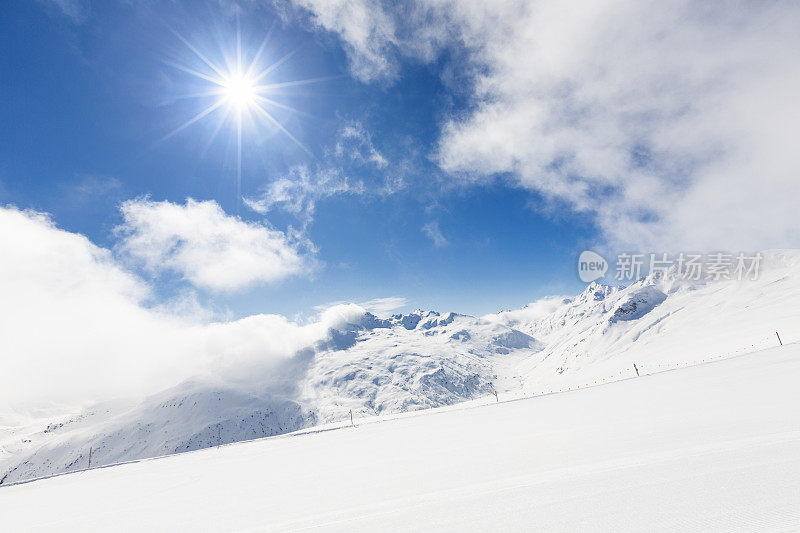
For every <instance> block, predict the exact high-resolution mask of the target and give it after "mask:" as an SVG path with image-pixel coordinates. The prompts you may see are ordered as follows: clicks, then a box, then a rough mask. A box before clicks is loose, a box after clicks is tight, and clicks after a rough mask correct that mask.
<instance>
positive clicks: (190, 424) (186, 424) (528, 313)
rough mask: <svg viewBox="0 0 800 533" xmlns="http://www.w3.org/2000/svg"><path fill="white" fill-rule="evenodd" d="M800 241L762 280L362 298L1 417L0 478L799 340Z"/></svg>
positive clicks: (655, 281) (663, 279) (657, 281)
mask: <svg viewBox="0 0 800 533" xmlns="http://www.w3.org/2000/svg"><path fill="white" fill-rule="evenodd" d="M798 301H800V253H798V252H793V251H775V252H768V253H765V259H764V264H763V268H762V272H761V273H760V276H759V279H757V280H746V281H730V280H721V281H687V280H684V279H681V278H680V277H679V276H677V275H676V274H675V273H674V272H667V273H661V274H658V275H652V276H649V277H646V278H644V279H641V280H638V281H636V282H635V283H632V284H631V285H629V286H627V287H611V286H605V285H600V284H596V283H592V284H590V285H589V286H588V287H587V288H586V290H584V291H583V292H582V293H581V294H579V295H578V296H576V297H573V298H552V299H548V300H546V301H544V302H538V303H535V304H532V305H531V306H529V307H526V308H523V309H520V310H516V311H508V312H503V313H499V314H496V315H489V316H485V317H480V318H477V317H471V316H465V315H459V314H456V313H447V314H439V313H436V312H432V311H429V312H423V311H415V312H414V313H410V314H406V315H395V316H392V317H386V318H381V317H377V316H374V315H372V314H370V313H368V312H366V311H364V312H363V313H360V314H357V315H355V316H354V317H352V318H350V319H349V320H347V321H346V323H342V324H338V325H337V326H336V327H335V328H331V329H330V330H329V331H328V334H327V336H326V338H325V339H324V340H322V341H320V342H317V343H315V344H314V345H311V346H307V347H306V348H304V349H302V350H300V351H299V352H298V353H297V354H296V355H295V356H294V357H292V358H289V359H287V360H285V361H280V362H278V363H275V364H273V365H272V366H270V367H269V368H268V371H263V370H262V371H261V372H260V373H258V374H255V375H253V376H250V378H249V379H241V380H236V381H232V380H227V381H222V380H217V379H211V378H208V377H206V378H197V379H193V380H191V381H188V382H185V383H182V384H180V385H178V386H176V387H173V388H171V389H168V390H165V391H162V392H161V393H159V394H157V395H154V396H151V397H147V398H145V399H143V400H139V401H131V400H128V401H124V402H122V401H120V402H115V403H108V404H102V405H95V406H91V407H89V408H87V409H83V410H81V411H79V412H75V413H71V414H68V415H65V416H63V417H59V418H57V419H46V420H42V419H36V420H35V421H33V422H28V423H24V424H23V423H21V422H19V421H15V420H11V419H10V418H9V417H6V418H1V417H0V424H2V426H4V427H0V447H1V448H0V479H2V483H9V482H13V481H18V480H22V479H27V478H31V477H37V476H43V475H48V474H53V473H58V472H64V471H70V470H77V469H82V468H86V466H87V465H88V464H89V453H90V450H91V464H92V466H99V465H103V464H110V463H114V462H119V461H123V460H130V459H137V458H144V457H153V456H157V455H165V454H171V453H177V452H182V451H188V450H195V449H199V448H205V447H210V446H216V445H217V444H218V442H219V441H220V440H221V441H222V442H231V441H241V440H248V439H254V438H259V437H264V436H271V435H276V434H281V433H287V432H291V431H295V430H298V429H302V428H306V427H310V426H314V425H317V424H322V423H329V422H336V421H341V420H347V419H349V417H350V416H351V412H352V416H353V417H354V418H356V419H363V418H364V417H374V416H377V415H384V414H391V413H399V412H405V411H413V410H419V409H427V408H432V407H441V406H446V405H451V404H455V403H458V402H463V401H468V400H474V399H477V398H487V397H491V396H492V395H493V394H494V393H498V394H499V395H500V396H501V397H504V398H505V397H510V396H523V395H533V394H540V393H546V392H549V391H558V390H566V389H569V388H577V387H580V386H586V385H591V384H594V383H600V382H603V381H609V380H614V379H619V378H621V377H626V376H630V375H631V373H632V372H634V370H633V369H632V365H633V364H634V363H635V364H636V365H637V368H639V369H642V370H643V371H645V372H652V371H655V370H659V369H663V368H669V367H674V366H676V365H685V364H688V363H692V362H695V361H702V360H703V359H711V358H720V357H726V356H730V355H733V354H737V353H744V352H747V351H753V350H755V349H761V348H764V347H768V346H774V345H775V344H777V338H776V336H775V332H776V331H779V332H780V333H781V336H782V338H783V341H784V342H793V341H797V340H800V307H799V306H798V305H797V302H798Z"/></svg>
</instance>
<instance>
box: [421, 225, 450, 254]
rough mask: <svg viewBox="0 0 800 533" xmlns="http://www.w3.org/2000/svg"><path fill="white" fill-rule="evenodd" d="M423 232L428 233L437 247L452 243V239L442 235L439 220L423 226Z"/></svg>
mask: <svg viewBox="0 0 800 533" xmlns="http://www.w3.org/2000/svg"><path fill="white" fill-rule="evenodd" d="M422 233H424V234H425V235H427V236H428V238H429V239H430V240H432V241H433V245H434V246H436V247H437V248H441V247H443V246H447V245H448V244H450V241H448V240H447V239H446V238H445V236H444V235H442V232H441V230H440V229H439V222H438V221H436V220H434V221H432V222H428V223H427V224H425V225H424V226H422Z"/></svg>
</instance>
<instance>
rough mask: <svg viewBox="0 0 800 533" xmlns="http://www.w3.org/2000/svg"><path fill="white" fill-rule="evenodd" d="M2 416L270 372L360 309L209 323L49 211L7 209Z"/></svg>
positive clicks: (0, 272) (3, 224)
mask: <svg viewBox="0 0 800 533" xmlns="http://www.w3.org/2000/svg"><path fill="white" fill-rule="evenodd" d="M0 249H2V251H3V252H2V253H3V259H2V261H0V294H2V298H0V325H1V326H0V327H1V328H2V335H0V368H2V372H0V413H2V412H3V411H5V410H6V409H8V408H9V406H12V405H16V406H22V407H25V408H32V407H33V406H34V404H39V405H41V404H44V403H47V402H66V403H67V404H69V405H73V406H74V405H75V404H80V403H87V402H93V401H97V400H103V399H109V398H114V397H124V396H128V395H135V396H138V395H141V394H147V393H153V392H156V391H159V390H162V389H164V388H166V387H170V386H173V385H175V384H177V383H178V382H180V381H182V380H185V379H189V378H194V377H202V376H216V377H219V378H221V379H237V380H241V379H245V378H248V376H249V377H251V378H252V377H254V376H259V375H261V376H263V375H264V373H263V372H261V373H259V370H260V369H268V368H270V365H273V364H274V363H275V362H276V361H284V360H288V359H287V358H290V357H291V356H293V355H294V354H295V353H296V352H297V351H298V350H301V349H303V348H305V347H307V346H310V345H313V344H314V343H316V342H318V341H319V340H322V339H324V338H326V336H327V333H328V330H329V328H331V327H336V326H338V325H340V324H341V323H342V322H343V321H347V320H351V321H352V317H353V315H354V314H358V313H359V312H363V309H362V310H360V311H359V308H357V307H356V306H340V307H336V308H332V309H328V310H326V312H324V313H322V314H321V315H320V317H319V318H317V319H316V320H315V321H312V322H311V323H309V324H306V325H300V324H297V323H295V322H292V321H289V320H287V319H286V318H284V317H282V316H278V315H253V316H249V317H246V318H244V319H241V320H235V321H226V322H210V321H209V319H208V316H207V313H206V312H205V311H204V310H203V309H201V308H199V306H197V304H196V302H192V301H191V300H192V298H191V296H190V295H189V296H186V300H187V301H184V302H179V305H178V306H177V307H176V306H174V305H159V306H149V305H148V302H149V301H151V300H152V292H151V289H150V287H149V286H148V285H147V284H146V283H145V282H144V281H143V280H141V279H140V278H138V277H137V276H136V275H135V274H133V273H131V272H130V271H128V270H126V269H125V267H124V266H122V265H120V264H119V263H117V262H116V261H115V260H114V258H113V255H112V254H111V252H110V251H109V250H106V249H103V248H100V247H98V246H96V245H94V244H92V243H91V242H90V241H89V240H88V239H86V238H85V237H84V236H82V235H79V234H75V233H70V232H67V231H64V230H62V229H59V228H57V227H56V226H55V225H54V224H53V223H52V222H51V221H50V220H49V219H48V217H47V216H46V215H44V214H41V213H35V212H30V211H20V210H18V209H15V208H13V207H0Z"/></svg>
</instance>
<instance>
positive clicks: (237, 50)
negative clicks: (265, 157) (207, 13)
mask: <svg viewBox="0 0 800 533" xmlns="http://www.w3.org/2000/svg"><path fill="white" fill-rule="evenodd" d="M172 32H173V33H174V34H175V36H176V37H177V38H178V39H180V40H181V42H183V44H185V45H186V47H187V48H188V49H189V50H190V51H191V52H192V54H193V55H194V58H195V61H194V63H195V65H193V66H190V65H189V64H186V63H183V62H172V61H170V62H169V63H170V64H171V65H172V66H173V67H175V68H177V69H178V70H180V71H182V72H184V73H186V74H189V75H191V76H192V77H193V78H195V79H196V80H199V81H200V82H201V83H202V84H203V86H204V87H202V89H201V90H199V91H198V92H195V93H191V94H187V95H183V96H182V97H184V98H202V99H207V98H210V99H211V101H210V102H208V105H207V106H206V107H204V108H202V109H200V110H199V111H198V113H197V114H196V115H195V116H193V117H191V118H190V119H189V120H187V121H186V122H184V123H183V124H181V125H180V126H178V127H177V128H175V129H174V130H172V131H171V132H170V133H169V134H167V135H166V136H165V137H164V139H168V138H170V137H172V136H173V135H176V134H177V133H179V132H181V131H183V130H185V129H186V128H188V127H189V126H192V125H193V124H195V123H197V122H199V121H201V120H204V119H206V117H210V116H212V115H217V117H218V120H217V126H216V128H215V129H214V135H216V133H217V132H218V131H219V130H220V128H221V127H222V126H223V124H226V123H227V124H229V125H232V126H233V130H234V131H235V134H236V146H237V151H236V154H237V155H236V197H237V199H239V201H241V186H242V137H243V134H244V129H245V128H244V125H245V123H247V124H249V125H251V127H250V128H249V129H250V133H256V134H257V131H256V130H255V128H253V126H256V127H258V126H261V127H268V128H275V129H277V130H279V131H280V132H281V133H283V134H284V135H285V136H286V137H288V138H289V139H290V140H291V141H292V142H294V144H295V145H297V146H298V147H299V148H301V149H302V150H303V151H305V152H306V153H308V154H311V155H313V154H312V153H311V151H310V150H309V149H308V148H306V147H305V146H304V145H303V143H301V142H300V141H299V140H298V139H297V138H296V137H295V136H294V135H292V134H291V133H290V132H289V130H287V129H286V128H285V127H284V125H283V124H281V122H280V121H278V119H277V118H276V117H275V116H273V113H274V111H275V110H276V109H280V110H283V111H288V112H289V113H293V114H304V113H302V112H301V111H299V110H297V109H295V108H293V107H290V106H288V105H286V104H284V103H281V102H278V101H276V98H279V97H280V95H281V94H284V95H285V94H286V90H287V89H288V90H291V89H292V88H294V87H297V86H300V85H306V84H309V83H318V82H321V81H326V80H330V79H334V78H337V77H338V76H327V77H320V78H310V79H304V80H302V79H301V80H291V81H282V82H275V81H271V80H270V77H271V76H272V75H273V74H274V71H276V70H277V69H278V68H279V67H280V66H281V65H283V64H284V63H285V62H286V61H288V60H289V58H291V57H292V56H293V55H294V53H295V51H292V52H289V53H287V54H285V55H284V56H282V57H280V58H279V59H277V60H274V61H272V62H267V63H266V64H263V61H262V60H263V59H264V56H265V55H268V54H267V53H266V47H267V43H268V41H269V36H270V33H267V35H266V37H264V40H263V41H262V42H261V46H260V47H259V48H258V50H257V51H256V53H255V54H254V55H253V56H252V57H250V58H249V59H248V58H245V57H244V55H245V54H244V53H243V50H242V37H241V34H240V33H239V31H238V29H237V32H236V36H235V40H234V41H233V42H234V43H235V46H234V47H232V48H233V53H232V54H225V53H223V54H222V56H223V59H224V60H223V61H222V62H217V61H212V60H211V59H210V58H209V57H208V56H207V55H206V54H204V53H203V52H201V51H200V50H199V49H198V48H197V47H196V46H194V45H193V44H192V43H191V42H189V41H188V40H187V39H185V38H184V37H183V36H182V35H181V34H180V33H178V32H177V31H176V30H174V29H173V30H172ZM198 60H199V61H198ZM197 63H199V68H198V65H197Z"/></svg>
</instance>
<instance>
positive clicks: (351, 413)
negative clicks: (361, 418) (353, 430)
mask: <svg viewBox="0 0 800 533" xmlns="http://www.w3.org/2000/svg"><path fill="white" fill-rule="evenodd" d="M350 425H351V426H353V427H356V423H355V422H353V410H352V409H350Z"/></svg>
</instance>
